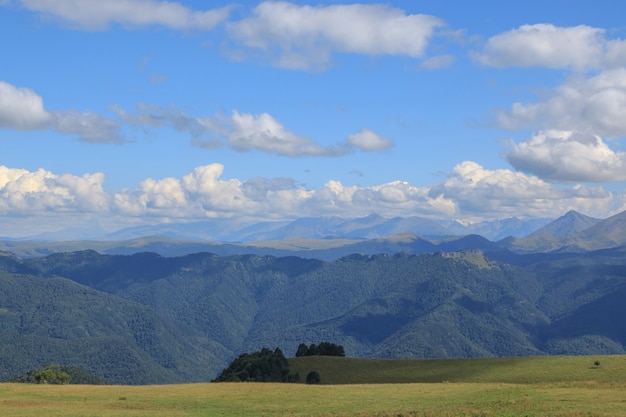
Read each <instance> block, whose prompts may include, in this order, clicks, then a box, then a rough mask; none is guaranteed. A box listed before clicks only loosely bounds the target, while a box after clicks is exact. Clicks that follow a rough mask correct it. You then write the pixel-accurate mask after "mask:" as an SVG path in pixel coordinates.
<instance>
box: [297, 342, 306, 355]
mask: <svg viewBox="0 0 626 417" xmlns="http://www.w3.org/2000/svg"><path fill="white" fill-rule="evenodd" d="M300 356H309V348H308V347H307V345H305V344H304V343H300V344H299V345H298V350H297V351H296V358H299V357H300Z"/></svg>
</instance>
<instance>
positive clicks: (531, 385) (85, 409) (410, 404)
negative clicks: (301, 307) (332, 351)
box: [0, 356, 626, 417]
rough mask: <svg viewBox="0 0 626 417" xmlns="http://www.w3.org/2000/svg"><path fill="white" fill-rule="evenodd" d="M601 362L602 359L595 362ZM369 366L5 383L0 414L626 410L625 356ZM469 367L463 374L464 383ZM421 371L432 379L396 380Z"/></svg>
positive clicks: (109, 416)
mask: <svg viewBox="0 0 626 417" xmlns="http://www.w3.org/2000/svg"><path fill="white" fill-rule="evenodd" d="M306 359H307V360H308V359H309V358H306ZM335 359H338V360H335ZM596 360H598V361H600V366H596V365H594V362H595V361H596ZM352 361H354V360H353V359H345V358H344V359H343V360H341V359H340V358H334V359H333V360H330V361H328V360H327V361H323V360H322V361H319V359H318V361H317V363H316V364H317V365H320V364H321V363H331V364H334V371H336V372H335V373H336V374H337V375H340V374H341V373H342V372H341V371H342V370H343V371H345V370H346V369H347V368H353V370H356V369H359V368H361V369H363V368H366V367H363V366H362V365H364V364H368V363H367V362H364V363H361V364H360V365H361V366H357V365H356V364H355V363H351V362H352ZM359 361H360V360H359ZM485 361H487V362H485ZM492 361H495V362H492ZM500 361H502V362H500ZM305 362H306V361H305ZM305 362H303V361H300V365H304V364H305ZM342 362H343V365H340V364H341V363H342ZM398 362H404V363H405V365H406V367H407V369H402V367H401V366H399V364H398ZM413 362H415V363H413ZM433 364H435V365H438V366H436V367H435V366H434V365H433ZM369 365H370V367H369V371H366V370H363V371H362V372H369V375H370V376H371V377H372V378H373V379H376V380H378V379H381V378H383V377H382V376H381V375H383V374H385V373H387V378H388V379H389V380H388V381H387V383H380V382H379V383H376V381H374V380H372V381H370V382H372V383H367V384H357V383H344V384H339V385H330V384H327V385H305V384H267V383H265V384H264V383H213V384H185V385H182V384H181V385H155V386H86V385H30V384H0V416H3V417H14V416H28V417H30V416H34V415H46V416H64V417H77V416H81V417H89V416H98V417H115V416H151V417H160V416H242V417H247V416H320V417H321V416H337V417H338V416H342V417H370V416H371V417H374V416H380V417H400V416H404V417H408V416H432V417H435V416H443V417H446V416H485V417H491V416H501V417H504V416H537V417H538V416H555V417H556V416H559V417H567V416H572V417H581V416H586V417H592V416H598V417H599V416H616V417H619V416H625V417H626V356H600V357H597V358H595V357H544V358H519V359H518V358H512V359H502V360H487V359H480V360H461V361H455V360H442V361H438V360H437V361H372V362H371V363H369ZM384 365H387V368H385V366H384ZM418 365H419V366H418ZM341 366H344V368H343V369H342V367H341ZM431 366H432V367H433V368H430V367H431ZM346 367H347V368H346ZM411 367H413V368H412V369H411ZM437 368H438V369H440V370H441V371H442V374H441V375H439V376H437V375H436V374H435V372H434V370H435V369H437ZM385 369H386V370H385ZM325 372H326V375H327V376H328V377H330V375H331V374H332V372H330V370H326V371H324V370H322V369H320V370H319V373H320V375H321V376H322V381H323V382H324V381H325V378H324V373H325ZM464 372H466V375H467V378H468V380H467V381H462V374H463V373H464ZM419 373H424V377H425V378H428V379H430V380H431V381H432V382H414V383H401V382H398V380H399V379H400V378H405V379H406V378H408V377H409V375H411V374H412V375H414V377H415V375H418V374H419ZM353 375H354V373H353ZM362 375H363V374H362ZM532 375H535V379H534V380H533V379H532ZM328 379H330V378H326V382H329V381H328ZM436 380H438V381H436ZM389 381H393V382H395V383H388V382H389ZM442 381H449V382H442Z"/></svg>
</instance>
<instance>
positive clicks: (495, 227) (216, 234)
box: [0, 214, 582, 242]
mask: <svg viewBox="0 0 626 417" xmlns="http://www.w3.org/2000/svg"><path fill="white" fill-rule="evenodd" d="M581 216H582V215H581ZM549 222H550V219H531V220H521V219H518V218H509V219H499V220H494V221H484V222H480V223H472V224H462V223H459V222H457V221H454V220H448V221H439V222H437V221H433V220H429V219H426V218H423V217H417V216H412V217H394V218H391V219H390V218H385V217H382V216H380V215H378V214H371V215H369V216H367V217H362V218H355V219H346V218H342V217H337V216H328V217H324V216H322V217H304V218H299V219H296V220H293V221H276V222H259V223H255V224H245V225H242V224H241V222H240V221H238V220H237V219H231V220H228V219H219V220H206V221H202V222H189V223H165V224H157V225H147V224H146V225H139V226H134V227H128V228H124V229H120V230H117V231H115V232H112V233H105V232H94V231H85V230H77V229H63V230H59V231H57V232H49V233H42V234H38V235H34V236H31V237H30V239H34V240H48V241H59V240H81V239H89V240H128V239H135V238H139V237H145V236H165V237H171V238H179V239H191V240H210V241H220V242H253V241H264V240H284V239H333V238H348V239H371V238H377V237H383V236H388V235H393V234H397V233H404V232H412V233H415V234H418V235H420V236H424V237H442V236H461V235H467V234H478V235H481V236H484V237H486V238H487V239H490V240H500V239H503V238H506V237H509V236H513V237H523V236H526V235H528V234H530V233H532V232H533V231H535V230H536V229H538V228H539V227H541V226H544V225H545V224H547V223H549ZM0 238H1V237H0ZM12 240H15V239H12ZM20 240H24V239H20Z"/></svg>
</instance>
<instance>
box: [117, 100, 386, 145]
mask: <svg viewBox="0 0 626 417" xmlns="http://www.w3.org/2000/svg"><path fill="white" fill-rule="evenodd" d="M113 110H114V111H115V112H116V113H117V115H118V116H119V117H120V118H121V119H123V120H124V121H126V122H127V123H132V124H137V125H143V126H146V127H160V126H164V125H168V124H169V125H171V126H173V127H174V128H175V129H177V130H179V131H181V132H188V133H189V134H190V135H191V137H192V142H191V143H192V144H193V145H194V146H198V147H201V148H207V149H215V148H219V147H222V146H228V147H230V148H232V149H234V150H237V151H240V152H248V151H260V152H266V153H271V154H275V155H281V156H289V157H299V156H319V157H335V156H342V155H345V154H347V153H350V152H353V151H355V150H357V149H358V150H361V151H363V152H376V151H381V150H384V149H389V148H391V147H393V145H394V144H393V141H392V140H391V139H387V138H384V137H382V136H380V135H378V134H377V133H375V132H373V131H371V130H369V129H362V130H360V131H359V132H358V133H354V134H351V135H349V136H348V138H347V139H346V140H345V141H342V142H339V143H337V144H335V145H322V144H320V143H318V142H316V141H314V140H313V139H311V138H309V137H307V136H304V135H299V134H296V133H294V132H292V131H291V130H289V129H288V128H286V127H285V126H284V125H283V124H282V123H280V121H278V120H277V119H276V118H274V116H272V115H271V114H269V113H261V114H257V115H254V114H250V113H240V112H238V111H237V110H233V112H232V113H231V115H230V116H226V115H217V116H214V117H212V116H205V117H193V116H191V115H189V114H187V113H186V112H184V111H181V110H179V109H177V108H175V107H169V108H162V107H158V106H148V105H141V106H138V108H137V114H131V113H128V112H126V111H125V110H123V109H121V108H119V107H114V108H113Z"/></svg>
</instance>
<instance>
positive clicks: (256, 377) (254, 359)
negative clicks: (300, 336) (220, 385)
mask: <svg viewBox="0 0 626 417" xmlns="http://www.w3.org/2000/svg"><path fill="white" fill-rule="evenodd" d="M298 379H299V376H298V374H295V375H291V374H290V373H289V363H288V362H287V358H285V355H284V354H283V352H282V351H281V350H280V349H278V348H276V349H275V350H274V351H272V350H271V349H268V348H263V349H261V350H260V351H258V352H253V353H244V354H242V355H239V357H237V358H236V359H235V360H234V361H232V362H231V363H230V365H229V366H228V367H227V368H226V369H224V370H223V371H222V373H221V374H220V376H218V377H217V378H216V379H214V380H213V382H240V381H255V382H295V381H297V380H298Z"/></svg>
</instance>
